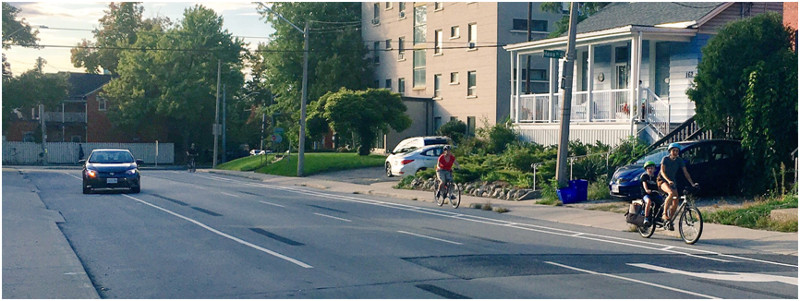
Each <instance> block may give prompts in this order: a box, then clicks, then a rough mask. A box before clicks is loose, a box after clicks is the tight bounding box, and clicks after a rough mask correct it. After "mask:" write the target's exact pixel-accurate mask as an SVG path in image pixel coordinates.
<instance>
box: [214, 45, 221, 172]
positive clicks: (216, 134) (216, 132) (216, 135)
mask: <svg viewBox="0 0 800 301" xmlns="http://www.w3.org/2000/svg"><path fill="white" fill-rule="evenodd" d="M221 77H222V60H217V109H216V111H214V127H213V130H212V132H214V158H213V159H211V168H217V146H218V143H219V142H218V141H217V140H218V138H219V132H220V131H219V88H220V78H221Z"/></svg>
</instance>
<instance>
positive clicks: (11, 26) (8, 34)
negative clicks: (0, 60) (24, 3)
mask: <svg viewBox="0 0 800 301" xmlns="http://www.w3.org/2000/svg"><path fill="white" fill-rule="evenodd" d="M19 12H20V9H19V8H17V7H15V6H13V5H11V4H9V3H8V2H3V49H8V48H9V47H11V45H12V44H17V45H22V46H25V47H38V44H37V42H38V41H39V38H38V37H36V35H37V34H39V30H32V28H31V26H30V25H29V24H28V23H27V22H25V19H22V20H17V14H19Z"/></svg>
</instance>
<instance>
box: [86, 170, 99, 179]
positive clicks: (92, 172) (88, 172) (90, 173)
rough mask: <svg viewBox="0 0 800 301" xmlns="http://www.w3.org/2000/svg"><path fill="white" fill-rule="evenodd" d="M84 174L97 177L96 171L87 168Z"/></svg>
mask: <svg viewBox="0 0 800 301" xmlns="http://www.w3.org/2000/svg"><path fill="white" fill-rule="evenodd" d="M86 175H87V176H89V177H90V178H96V177H97V172H96V171H94V170H91V169H87V170H86Z"/></svg>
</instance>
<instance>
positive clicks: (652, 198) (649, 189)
mask: <svg viewBox="0 0 800 301" xmlns="http://www.w3.org/2000/svg"><path fill="white" fill-rule="evenodd" d="M644 170H645V173H643V174H642V176H641V177H639V182H640V183H642V195H644V197H642V200H643V201H644V212H650V208H651V207H652V206H653V203H655V204H656V205H658V206H660V205H661V204H663V203H664V200H662V199H661V195H660V194H659V193H658V180H657V178H658V175H657V174H656V163H655V162H653V161H647V162H645V163H644ZM648 215H649V214H645V217H644V226H645V227H647V226H649V225H650V223H651V221H650V219H649V216H648Z"/></svg>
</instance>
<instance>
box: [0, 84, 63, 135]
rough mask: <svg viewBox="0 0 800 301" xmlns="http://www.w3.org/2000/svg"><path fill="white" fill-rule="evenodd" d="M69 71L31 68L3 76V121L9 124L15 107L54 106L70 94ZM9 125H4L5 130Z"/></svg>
mask: <svg viewBox="0 0 800 301" xmlns="http://www.w3.org/2000/svg"><path fill="white" fill-rule="evenodd" d="M67 78H68V74H67V73H51V74H44V73H42V72H41V69H31V70H28V71H26V72H25V73H22V74H21V75H20V76H18V77H4V78H3V102H2V103H3V123H4V124H8V122H9V121H10V120H11V114H13V113H12V111H13V110H14V109H23V110H22V111H23V112H24V111H27V110H24V109H30V108H35V107H36V106H38V105H40V104H43V105H45V108H54V107H56V106H57V105H58V104H60V103H61V101H63V100H64V99H67V96H69V82H68V81H67ZM7 129H8V127H3V131H5V130H7Z"/></svg>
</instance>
